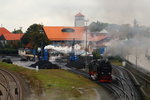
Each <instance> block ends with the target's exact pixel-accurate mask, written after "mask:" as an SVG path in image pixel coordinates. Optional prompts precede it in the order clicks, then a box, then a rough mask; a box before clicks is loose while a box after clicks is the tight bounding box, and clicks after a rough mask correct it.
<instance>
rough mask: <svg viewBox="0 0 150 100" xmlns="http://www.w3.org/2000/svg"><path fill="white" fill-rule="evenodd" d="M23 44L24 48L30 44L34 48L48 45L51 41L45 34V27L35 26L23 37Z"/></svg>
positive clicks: (30, 27)
mask: <svg viewBox="0 0 150 100" xmlns="http://www.w3.org/2000/svg"><path fill="white" fill-rule="evenodd" d="M22 43H23V45H24V46H26V45H28V44H30V46H31V47H32V48H37V47H40V46H41V43H43V45H47V44H48V43H49V40H48V38H47V37H46V35H45V33H44V30H43V25H41V24H33V25H31V26H29V28H28V29H27V31H26V33H25V35H24V36H23V37H22Z"/></svg>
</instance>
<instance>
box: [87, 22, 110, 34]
mask: <svg viewBox="0 0 150 100" xmlns="http://www.w3.org/2000/svg"><path fill="white" fill-rule="evenodd" d="M107 25H108V24H107V23H102V22H99V21H97V22H92V23H91V24H90V25H89V26H88V29H89V30H90V31H91V32H100V31H101V30H102V29H104V28H105V27H106V26H107Z"/></svg>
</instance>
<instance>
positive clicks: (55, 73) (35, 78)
mask: <svg viewBox="0 0 150 100" xmlns="http://www.w3.org/2000/svg"><path fill="white" fill-rule="evenodd" d="M0 68H3V69H7V70H10V71H14V72H17V73H19V74H20V75H21V76H23V77H25V78H26V79H27V80H28V83H29V84H30V85H31V86H32V88H34V90H35V91H36V93H37V94H40V93H41V91H42V90H43V89H44V90H45V91H46V96H51V100H59V99H58V97H59V98H72V99H71V100H92V99H89V98H93V97H94V94H95V93H94V91H92V89H91V88H93V87H99V86H98V85H97V84H95V83H93V82H92V81H90V80H89V79H86V78H84V77H82V76H80V75H76V74H74V73H71V72H68V71H66V70H62V69H47V70H39V71H38V72H36V71H35V70H30V69H27V68H23V67H20V66H17V65H12V64H6V63H0ZM78 88H83V92H84V93H83V94H82V93H80V91H78ZM87 91H88V92H87ZM86 94H87V95H86ZM58 95H59V96H58ZM84 95H86V96H84ZM54 98H55V99H54ZM74 98H78V99H74ZM44 100H49V99H44ZM63 100H67V99H63Z"/></svg>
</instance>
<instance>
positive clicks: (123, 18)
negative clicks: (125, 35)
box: [0, 0, 150, 32]
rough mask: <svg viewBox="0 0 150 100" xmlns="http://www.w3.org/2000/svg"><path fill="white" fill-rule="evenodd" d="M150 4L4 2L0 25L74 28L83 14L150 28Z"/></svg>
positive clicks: (133, 0)
mask: <svg viewBox="0 0 150 100" xmlns="http://www.w3.org/2000/svg"><path fill="white" fill-rule="evenodd" d="M149 9H150V0H0V25H1V26H3V27H5V28H7V29H8V30H9V31H13V30H14V29H19V28H20V27H22V29H23V31H24V32H25V31H26V30H27V28H28V27H29V26H30V25H32V24H34V23H38V24H43V25H45V26H73V25H74V16H75V15H76V14H77V13H78V12H81V13H82V14H83V15H85V19H88V20H89V22H88V24H90V23H91V22H92V21H97V20H98V21H101V22H107V23H113V24H132V23H133V20H134V19H136V20H137V21H138V23H139V24H140V25H146V26H150V21H149V18H150V11H149Z"/></svg>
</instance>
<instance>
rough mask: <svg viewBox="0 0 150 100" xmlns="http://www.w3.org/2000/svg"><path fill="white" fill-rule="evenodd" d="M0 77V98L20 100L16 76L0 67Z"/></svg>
mask: <svg viewBox="0 0 150 100" xmlns="http://www.w3.org/2000/svg"><path fill="white" fill-rule="evenodd" d="M0 78H1V80H0V86H1V88H0V89H1V90H0V92H1V96H0V100H22V92H21V86H20V84H19V81H18V80H17V78H16V76H15V75H13V74H12V73H10V72H9V71H6V70H4V69H0Z"/></svg>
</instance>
